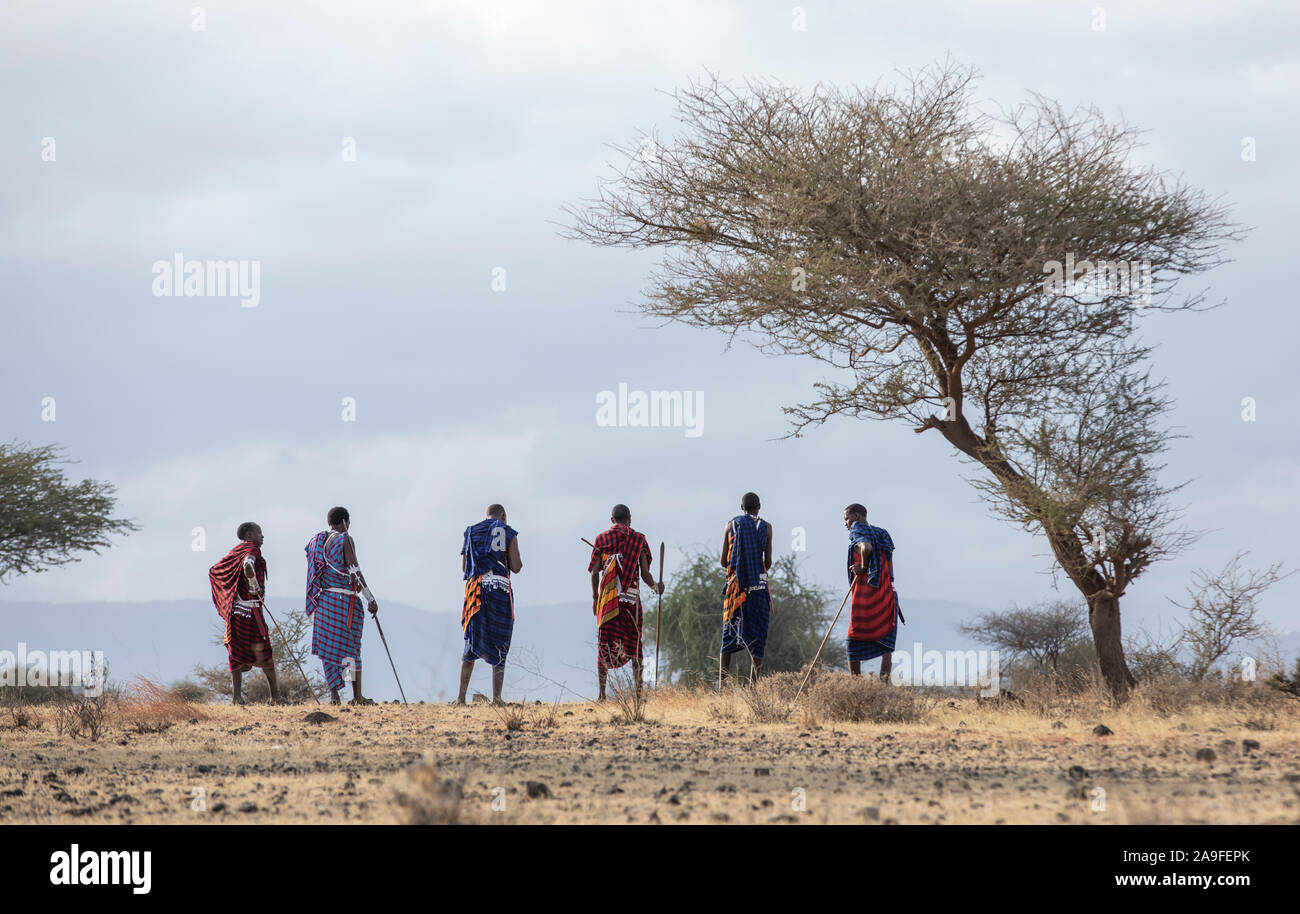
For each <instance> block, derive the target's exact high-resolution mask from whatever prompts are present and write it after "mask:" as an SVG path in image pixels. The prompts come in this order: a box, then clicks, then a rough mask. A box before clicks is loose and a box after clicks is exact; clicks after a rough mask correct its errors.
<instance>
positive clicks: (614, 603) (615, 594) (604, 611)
mask: <svg viewBox="0 0 1300 914" xmlns="http://www.w3.org/2000/svg"><path fill="white" fill-rule="evenodd" d="M601 561H602V563H603V565H604V571H602V572H601V574H600V586H599V587H598V588H597V589H596V599H595V600H594V601H593V602H592V611H593V612H595V614H596V627H597V628H600V627H601V626H602V625H605V624H606V623H608V622H609V621H610V620H611V619H614V618H615V617H617V616H618V604H619V586H618V556H616V555H609V556H605V555H603V554H602V559H601Z"/></svg>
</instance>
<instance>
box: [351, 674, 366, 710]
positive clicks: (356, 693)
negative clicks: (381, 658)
mask: <svg viewBox="0 0 1300 914" xmlns="http://www.w3.org/2000/svg"><path fill="white" fill-rule="evenodd" d="M352 700H353V701H355V702H362V701H365V696H364V695H362V694H361V671H360V670H357V671H355V672H354V673H353V674H352Z"/></svg>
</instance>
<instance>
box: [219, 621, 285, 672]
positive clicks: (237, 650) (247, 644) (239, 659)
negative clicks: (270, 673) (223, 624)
mask: <svg viewBox="0 0 1300 914" xmlns="http://www.w3.org/2000/svg"><path fill="white" fill-rule="evenodd" d="M260 615H261V612H260V611H257V612H256V613H255V615H254V616H243V615H239V614H238V613H235V614H232V615H231V617H230V643H229V644H227V645H226V650H227V652H228V653H229V655H230V672H232V673H247V672H248V671H249V670H251V669H252V668H253V667H255V666H258V667H261V668H262V669H270V668H271V667H273V666H274V665H275V654H274V652H273V651H272V650H271V642H270V641H268V640H267V639H266V638H264V637H263V636H262V630H261V628H260V627H259V626H258V622H259V618H258V617H260Z"/></svg>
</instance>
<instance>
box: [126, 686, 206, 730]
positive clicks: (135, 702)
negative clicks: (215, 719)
mask: <svg viewBox="0 0 1300 914" xmlns="http://www.w3.org/2000/svg"><path fill="white" fill-rule="evenodd" d="M115 711H116V715H115V716H116V719H117V721H118V722H120V724H121V725H122V727H123V728H124V729H127V730H130V731H131V732H133V733H161V732H162V731H164V730H166V729H167V728H168V727H171V726H172V725H174V724H178V723H185V722H187V721H190V720H207V719H208V714H207V712H206V711H205V710H204V709H203V708H202V706H200V705H197V704H194V703H192V702H189V701H186V700H185V699H184V698H183V697H181V696H180V695H179V694H177V693H176V692H175V691H173V690H170V689H168V688H167V687H166V686H164V685H162V684H161V683H158V682H155V681H154V680H152V679H148V678H146V677H144V676H137V677H135V678H134V679H133V680H131V683H130V685H128V686H127V689H126V693H125V694H124V695H123V696H122V697H121V699H120V700H119V701H118V702H117V707H116V708H115Z"/></svg>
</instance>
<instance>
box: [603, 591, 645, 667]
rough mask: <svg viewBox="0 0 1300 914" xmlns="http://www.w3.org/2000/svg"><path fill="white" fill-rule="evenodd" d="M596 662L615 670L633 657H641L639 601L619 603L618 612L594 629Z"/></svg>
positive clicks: (638, 658)
mask: <svg viewBox="0 0 1300 914" xmlns="http://www.w3.org/2000/svg"><path fill="white" fill-rule="evenodd" d="M596 632H597V639H596V662H597V664H598V665H599V666H600V668H601V669H604V670H616V669H618V668H619V667H621V666H622V665H623V664H625V663H627V662H628V661H629V660H631V659H632V658H633V657H635V658H636V659H637V660H638V661H639V660H640V659H641V601H640V600H638V601H637V602H636V603H635V604H630V603H624V602H620V603H619V613H618V615H617V616H615V617H614V618H612V619H610V620H609V621H608V622H606V623H605V624H604V625H602V626H600V628H598V629H596Z"/></svg>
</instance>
